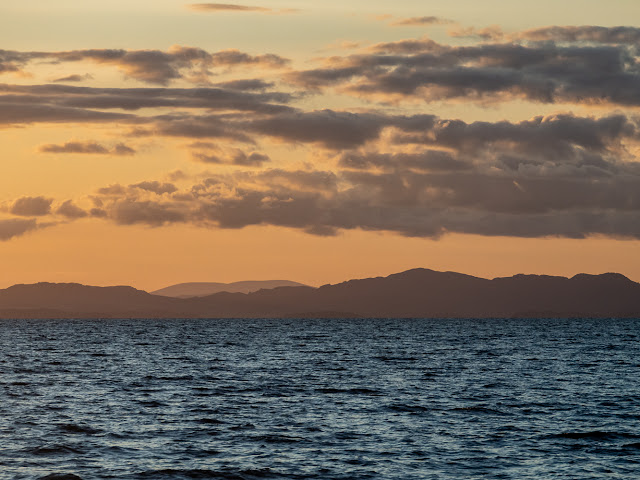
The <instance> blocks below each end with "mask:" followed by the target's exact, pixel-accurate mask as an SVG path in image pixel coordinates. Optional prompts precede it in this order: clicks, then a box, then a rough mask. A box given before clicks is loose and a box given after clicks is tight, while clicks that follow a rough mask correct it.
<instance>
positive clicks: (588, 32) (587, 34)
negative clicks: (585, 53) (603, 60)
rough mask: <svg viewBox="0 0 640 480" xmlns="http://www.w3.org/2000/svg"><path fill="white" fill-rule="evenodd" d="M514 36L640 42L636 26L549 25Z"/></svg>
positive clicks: (540, 40)
mask: <svg viewBox="0 0 640 480" xmlns="http://www.w3.org/2000/svg"><path fill="white" fill-rule="evenodd" d="M513 37H514V38H518V39H525V40H531V41H534V42H546V41H550V40H551V41H556V42H591V43H604V44H630V45H638V44H640V28H638V27H624V26H620V27H600V26H595V25H582V26H550V27H543V28H534V29H531V30H525V31H524V32H519V33H516V34H515V35H513Z"/></svg>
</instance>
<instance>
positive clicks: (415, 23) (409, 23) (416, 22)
mask: <svg viewBox="0 0 640 480" xmlns="http://www.w3.org/2000/svg"><path fill="white" fill-rule="evenodd" d="M450 23H454V22H453V21H452V20H447V19H446V18H440V17H434V16H427V17H411V18H401V19H398V20H395V21H393V22H391V24H390V25H391V26H394V27H419V26H425V25H447V24H450Z"/></svg>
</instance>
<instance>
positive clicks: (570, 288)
mask: <svg viewBox="0 0 640 480" xmlns="http://www.w3.org/2000/svg"><path fill="white" fill-rule="evenodd" d="M638 316H640V284H638V283H636V282H633V281H632V280H630V279H628V278H627V277H625V276H623V275H620V274H617V273H605V274H602V275H587V274H579V275H576V276H574V277H572V278H566V277H556V276H546V275H515V276H513V277H505V278H494V279H492V280H489V279H484V278H478V277H473V276H470V275H464V274H460V273H454V272H437V271H433V270H428V269H422V268H418V269H414V270H408V271H406V272H402V273H397V274H394V275H389V276H388V277H377V278H366V279H360V280H349V281H347V282H343V283H339V284H336V285H325V286H322V287H319V288H313V287H306V286H284V287H276V288H269V289H261V290H258V291H254V292H250V293H241V292H235V293H232V292H219V293H215V294H212V295H206V296H200V297H192V298H175V297H169V296H161V295H153V294H150V293H147V292H144V291H142V290H137V289H135V288H132V287H124V286H118V287H92V286H86V285H80V284H73V283H37V284H32V285H14V286H12V287H9V288H6V289H2V290H0V318H133V317H136V318H255V317H269V318H292V317H327V318H340V317H398V318H404V317H420V318H468V317H476V318H532V317H596V318H597V317H601V318H611V317H638Z"/></svg>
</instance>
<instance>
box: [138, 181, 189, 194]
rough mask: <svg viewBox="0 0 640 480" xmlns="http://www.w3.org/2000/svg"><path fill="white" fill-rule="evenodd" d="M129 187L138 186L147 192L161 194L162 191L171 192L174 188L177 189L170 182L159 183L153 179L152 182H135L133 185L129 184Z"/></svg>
mask: <svg viewBox="0 0 640 480" xmlns="http://www.w3.org/2000/svg"><path fill="white" fill-rule="evenodd" d="M129 187H131V188H139V189H141V190H146V191H148V192H153V193H155V194H156V195H162V194H163V193H173V192H175V191H176V190H178V189H177V188H176V186H175V185H173V184H172V183H160V182H157V181H153V182H148V181H147V182H140V183H136V184H133V185H129Z"/></svg>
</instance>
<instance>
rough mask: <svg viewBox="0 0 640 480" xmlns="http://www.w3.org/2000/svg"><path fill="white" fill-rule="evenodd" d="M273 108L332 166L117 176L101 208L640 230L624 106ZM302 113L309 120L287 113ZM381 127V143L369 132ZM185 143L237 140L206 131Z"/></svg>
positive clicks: (639, 141) (293, 221)
mask: <svg viewBox="0 0 640 480" xmlns="http://www.w3.org/2000/svg"><path fill="white" fill-rule="evenodd" d="M270 120H274V119H273V118H272V119H270ZM275 120H276V121H275V123H274V124H273V125H269V126H268V129H271V128H273V129H274V131H277V132H278V133H277V134H275V133H274V134H273V135H277V136H281V137H283V138H286V140H287V141H299V142H305V143H311V144H319V145H321V146H325V147H331V148H334V147H335V148H336V150H337V151H336V156H335V159H336V163H335V166H334V170H322V169H321V168H315V169H309V170H285V169H282V168H272V169H268V170H261V171H257V170H240V171H236V172H234V173H227V174H220V175H212V174H210V175H209V176H207V177H205V178H202V177H200V178H201V179H200V180H199V181H198V182H197V183H195V184H193V185H191V186H187V187H186V188H184V189H179V188H178V187H177V186H172V188H169V189H166V191H161V190H159V189H156V188H155V187H156V186H160V185H162V184H160V183H159V182H155V183H154V182H150V183H149V185H153V186H154V189H156V190H158V192H157V193H162V194H163V198H162V199H158V198H154V197H149V195H148V193H149V192H148V191H145V190H144V189H141V188H137V186H136V185H130V186H129V187H123V186H120V185H114V186H111V187H107V188H104V189H101V190H100V191H99V192H98V197H99V199H100V202H99V203H100V205H101V207H100V213H101V214H102V215H104V216H105V218H108V219H111V220H112V221H114V222H116V223H118V224H142V225H149V226H160V225H166V224H171V223H189V224H193V225H199V226H203V227H207V228H243V227H245V226H248V225H273V226H279V227H287V228H296V229H300V230H303V231H305V232H308V233H310V234H315V235H328V234H335V233H337V232H339V231H340V230H344V229H364V230H374V231H390V232H395V233H397V234H400V235H406V236H417V237H433V238H437V237H439V236H441V235H444V234H446V233H449V232H458V233H468V234H479V235H490V236H491V235H508V236H521V237H544V236H560V237H570V238H584V237H587V236H590V235H609V236H613V237H628V238H640V227H639V225H640V224H639V223H638V220H640V163H639V162H638V161H637V158H636V157H634V155H633V154H632V153H631V152H632V151H635V149H637V147H638V145H640V125H638V121H637V120H635V119H633V118H628V117H625V116H624V115H611V116H608V117H601V118H597V117H577V116H574V115H568V114H565V115H550V116H545V117H543V116H540V117H535V118H532V119H530V120H526V121H522V122H506V121H502V122H471V123H467V122H463V121H461V120H451V119H443V118H439V117H436V116H432V115H416V116H383V115H373V114H347V113H346V112H334V111H326V110H325V111H318V112H310V113H309V116H308V117H305V115H304V114H303V115H300V116H297V115H293V116H292V117H286V118H284V119H283V118H278V117H277V116H276V118H275ZM294 120H295V121H294ZM306 122H309V123H306ZM332 122H335V123H332ZM300 123H301V124H303V125H308V124H310V125H314V128H302V130H301V131H302V133H300V131H298V130H297V129H294V128H293V127H291V126H290V125H294V124H300ZM327 125H328V126H327ZM259 127H260V128H266V127H265V126H264V125H260V126H259ZM338 127H339V128H338ZM251 128H257V127H256V125H252V127H251ZM345 131H346V132H347V135H346V137H345V136H344V135H345V134H344V132H345ZM383 131H384V132H385V143H386V145H387V148H388V149H390V150H389V151H381V150H380V145H378V144H375V143H371V142H372V141H374V140H375V139H377V138H379V137H380V135H381V134H382V132H383ZM308 132H313V133H308ZM353 132H360V134H359V137H358V134H357V133H356V134H353ZM269 134H270V135H271V133H269ZM345 138H349V140H346V139H345ZM338 145H342V146H343V147H344V148H337V146H338ZM191 148H193V149H196V150H198V151H202V152H209V154H210V155H211V156H212V157H213V156H215V153H216V152H222V154H229V153H230V152H231V153H233V150H232V149H228V150H225V149H223V148H220V147H217V145H216V144H213V143H210V142H196V143H194V144H192V145H191ZM344 149H348V150H346V151H345V150H344ZM212 152H213V153H212ZM203 155H204V153H203ZM219 155H221V154H219ZM244 155H247V154H246V153H244ZM231 158H232V157H228V158H222V157H220V156H219V157H218V158H216V159H214V160H211V159H210V161H214V162H226V163H229V162H231V161H232V160H231ZM182 180H185V179H184V178H183V179H182ZM174 188H176V190H175V191H174V190H173V189H174Z"/></svg>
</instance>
